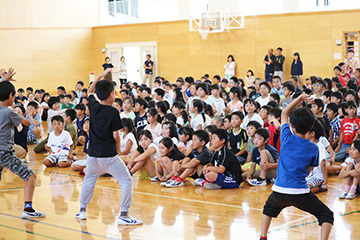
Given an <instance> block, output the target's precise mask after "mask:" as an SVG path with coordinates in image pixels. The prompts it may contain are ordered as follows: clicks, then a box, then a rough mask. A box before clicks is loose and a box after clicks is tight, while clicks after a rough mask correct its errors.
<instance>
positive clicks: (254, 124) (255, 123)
mask: <svg viewBox="0 0 360 240" xmlns="http://www.w3.org/2000/svg"><path fill="white" fill-rule="evenodd" d="M248 126H253V127H254V128H256V129H258V128H261V124H260V123H259V122H258V121H250V122H249V123H248V124H247V125H246V127H248Z"/></svg>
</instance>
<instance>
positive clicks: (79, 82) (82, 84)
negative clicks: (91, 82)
mask: <svg viewBox="0 0 360 240" xmlns="http://www.w3.org/2000/svg"><path fill="white" fill-rule="evenodd" d="M76 84H80V85H81V86H84V82H83V81H78V82H77V83H76Z"/></svg>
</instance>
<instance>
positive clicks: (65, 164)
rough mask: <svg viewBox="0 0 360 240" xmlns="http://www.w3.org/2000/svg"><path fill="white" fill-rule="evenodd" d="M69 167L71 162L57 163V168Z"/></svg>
mask: <svg viewBox="0 0 360 240" xmlns="http://www.w3.org/2000/svg"><path fill="white" fill-rule="evenodd" d="M70 165H71V161H66V162H59V168H66V167H69V166H70Z"/></svg>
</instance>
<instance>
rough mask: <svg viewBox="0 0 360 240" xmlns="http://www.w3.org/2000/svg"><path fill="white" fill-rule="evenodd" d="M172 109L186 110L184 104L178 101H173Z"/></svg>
mask: <svg viewBox="0 0 360 240" xmlns="http://www.w3.org/2000/svg"><path fill="white" fill-rule="evenodd" d="M173 107H174V108H178V109H185V108H186V106H185V103H183V102H180V101H175V102H174V104H173Z"/></svg>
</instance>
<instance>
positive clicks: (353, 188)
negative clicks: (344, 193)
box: [349, 185, 357, 194]
mask: <svg viewBox="0 0 360 240" xmlns="http://www.w3.org/2000/svg"><path fill="white" fill-rule="evenodd" d="M356 188H357V186H356V185H352V186H351V188H350V191H349V193H350V194H355V192H356Z"/></svg>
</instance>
